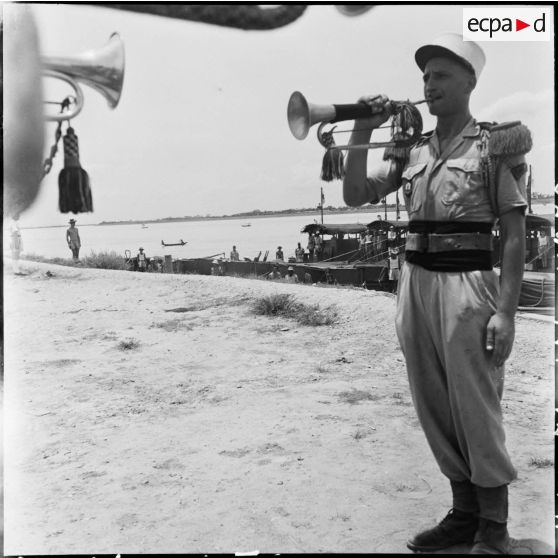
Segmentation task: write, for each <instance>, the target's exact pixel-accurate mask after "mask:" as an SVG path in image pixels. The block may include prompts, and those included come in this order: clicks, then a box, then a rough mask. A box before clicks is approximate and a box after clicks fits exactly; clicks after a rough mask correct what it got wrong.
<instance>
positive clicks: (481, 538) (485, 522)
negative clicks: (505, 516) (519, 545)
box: [471, 517, 510, 554]
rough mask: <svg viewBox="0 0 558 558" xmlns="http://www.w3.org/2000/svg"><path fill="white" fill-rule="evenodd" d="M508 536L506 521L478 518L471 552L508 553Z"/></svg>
mask: <svg viewBox="0 0 558 558" xmlns="http://www.w3.org/2000/svg"><path fill="white" fill-rule="evenodd" d="M509 553H510V536H509V534H508V527H507V524H506V523H497V522H496V521H491V520H490V519H483V518H482V517H481V518H480V522H479V530H478V531H477V533H476V535H475V544H474V545H473V548H472V549H471V554H509Z"/></svg>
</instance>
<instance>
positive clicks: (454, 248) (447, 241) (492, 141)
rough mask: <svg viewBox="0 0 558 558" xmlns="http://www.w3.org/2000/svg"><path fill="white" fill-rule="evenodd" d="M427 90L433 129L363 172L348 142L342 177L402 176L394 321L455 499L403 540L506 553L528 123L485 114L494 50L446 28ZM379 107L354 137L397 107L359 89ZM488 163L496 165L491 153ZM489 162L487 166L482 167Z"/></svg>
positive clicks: (351, 180) (397, 182)
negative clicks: (508, 369)
mask: <svg viewBox="0 0 558 558" xmlns="http://www.w3.org/2000/svg"><path fill="white" fill-rule="evenodd" d="M415 60H416V62H417V64H418V66H419V68H420V69H421V71H422V72H423V81H424V94H425V98H426V100H427V102H428V108H429V111H430V113H431V114H433V115H434V116H436V129H435V130H434V131H433V132H430V133H427V134H424V135H423V136H422V137H421V138H420V139H419V141H418V142H417V143H416V144H415V145H414V146H413V147H412V148H411V149H410V150H409V151H408V153H407V156H406V160H404V161H402V162H401V164H396V163H395V162H393V161H385V163H384V164H383V166H381V167H380V168H377V169H376V172H374V173H372V174H371V175H370V176H368V177H367V175H366V174H367V169H366V162H367V152H366V151H360V150H354V151H349V153H348V156H347V163H346V169H345V178H344V182H343V193H344V199H345V202H346V203H347V204H348V205H351V206H358V205H361V204H363V203H367V202H371V203H378V202H379V201H380V200H381V199H382V198H384V197H385V196H386V195H387V194H388V193H390V192H394V191H396V190H397V189H398V188H399V186H402V188H403V193H404V197H405V204H406V208H407V212H408V215H409V234H408V239H407V245H406V256H405V258H406V264H405V265H404V266H403V269H402V272H401V276H400V281H399V295H398V306H397V316H396V330H397V334H398V338H399V341H400V344H401V347H402V350H403V353H404V355H405V361H406V364H407V372H408V376H409V382H410V389H411V393H412V397H413V402H414V405H415V409H416V411H417V415H418V417H419V420H420V422H421V425H422V428H423V430H424V432H425V434H426V437H427V440H428V443H429V445H430V447H431V449H432V451H433V453H434V456H435V458H436V460H437V462H438V466H439V467H440V469H441V471H442V473H443V474H444V475H445V476H446V477H447V478H448V479H449V481H450V485H451V489H452V494H453V506H452V509H451V511H450V513H449V514H448V515H447V516H446V517H445V518H444V519H443V520H442V522H441V523H440V524H439V525H437V526H435V527H434V528H432V529H429V530H427V531H424V532H422V533H419V534H418V535H416V536H415V537H414V538H413V539H411V540H410V541H409V542H408V546H409V548H411V549H412V550H415V551H423V552H431V551H434V550H441V549H444V548H447V547H450V546H453V545H455V544H458V543H472V544H473V547H472V549H471V553H472V554H506V553H508V551H509V546H510V545H509V535H508V531H507V519H508V484H509V483H510V482H511V481H513V480H514V479H515V477H516V471H515V469H514V467H513V465H512V463H511V460H510V457H509V455H508V453H507V450H506V447H505V433H504V428H503V424H502V411H501V406H500V399H501V396H502V391H503V380H504V367H503V365H504V362H505V360H506V359H507V358H508V356H509V354H510V352H511V349H512V345H513V340H514V315H515V311H516V308H517V304H518V299H519V291H520V286H521V279H522V274H523V263H524V250H525V217H524V214H525V208H526V207H527V202H526V200H525V173H526V170H527V166H526V164H525V160H524V154H525V153H526V152H527V151H529V149H530V147H531V138H530V134H529V131H528V130H527V129H526V128H525V127H524V126H522V125H521V124H520V123H517V122H515V123H511V124H509V125H500V126H495V125H491V124H487V123H479V122H476V121H475V120H474V119H473V118H472V116H471V114H470V112H469V97H470V95H471V93H472V91H473V90H474V88H475V86H476V84H477V79H478V78H479V76H480V73H481V70H482V68H483V66H484V62H485V56H484V53H483V51H482V50H481V48H480V47H479V46H478V45H477V44H476V43H474V42H466V41H463V39H462V37H461V36H460V35H454V34H446V35H443V36H441V37H439V38H438V39H437V40H435V41H433V42H432V43H431V44H429V45H425V46H423V47H421V48H419V49H418V50H417V52H416V54H415ZM360 100H361V102H365V103H367V104H369V105H370V107H371V116H370V117H369V118H365V119H359V120H358V121H356V122H355V129H354V131H353V133H352V136H351V140H350V142H351V143H354V144H366V143H368V142H369V141H370V135H371V131H364V130H365V129H366V128H368V129H371V128H377V127H378V126H380V125H381V124H383V123H384V122H385V121H386V120H387V119H388V118H389V116H390V114H389V108H388V107H389V105H388V104H387V101H388V99H387V98H386V97H385V96H383V95H372V96H365V97H362V98H361V99H360ZM488 163H489V164H488ZM483 170H488V172H482V171H483ZM497 219H499V222H500V230H501V234H502V268H501V270H502V271H501V279H500V283H499V282H498V278H497V276H496V274H495V273H494V272H493V271H492V257H491V256H492V253H491V240H492V237H491V230H492V226H493V225H494V223H495V221H496V220H497Z"/></svg>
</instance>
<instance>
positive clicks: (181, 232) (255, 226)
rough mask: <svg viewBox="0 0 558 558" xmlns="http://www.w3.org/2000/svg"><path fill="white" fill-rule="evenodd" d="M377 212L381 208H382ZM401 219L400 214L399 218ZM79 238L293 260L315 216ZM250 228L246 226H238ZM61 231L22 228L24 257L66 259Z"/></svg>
mask: <svg viewBox="0 0 558 558" xmlns="http://www.w3.org/2000/svg"><path fill="white" fill-rule="evenodd" d="M382 209H383V208H382ZM533 212H534V213H537V214H542V215H548V214H552V213H553V212H554V207H553V206H552V205H550V204H545V205H543V206H539V207H537V206H533ZM379 214H380V215H381V216H382V218H383V217H384V212H383V211H380V208H379V207H375V208H373V210H372V211H369V212H359V213H356V212H350V213H336V214H327V215H325V216H324V222H325V223H363V224H367V223H370V222H371V221H374V220H375V219H376V217H377V215H379ZM387 218H388V219H395V212H388V213H387ZM406 218H407V215H406V213H405V212H404V211H402V212H401V219H402V220H406ZM76 219H77V221H78V223H77V227H78V229H79V233H80V237H81V243H82V248H81V253H80V255H81V256H85V255H89V254H90V253H91V252H95V253H99V252H110V251H113V252H116V253H118V254H122V255H124V253H125V250H130V252H131V253H132V255H134V256H135V255H136V254H137V251H138V248H139V247H140V246H141V247H143V248H144V250H145V253H146V254H147V256H148V257H151V256H164V255H166V254H171V255H172V256H173V258H175V259H176V258H196V257H205V256H210V255H214V254H217V253H221V252H223V253H225V255H226V257H228V255H229V252H230V250H231V248H232V246H233V245H236V247H237V250H238V252H239V253H240V257H241V259H242V258H245V257H246V258H250V259H253V258H254V257H255V256H257V255H258V253H259V252H260V251H261V252H262V256H263V254H265V252H266V250H269V257H270V258H272V257H274V256H275V250H276V249H277V247H278V246H282V247H283V252H284V254H285V259H287V258H288V257H290V256H294V250H295V248H296V246H297V243H298V242H300V243H301V244H302V246H303V247H306V244H307V241H308V235H306V234H302V233H301V232H300V231H301V229H302V228H303V227H304V226H305V225H307V224H309V223H313V222H320V214H319V212H316V213H315V214H314V215H289V216H284V217H258V218H246V219H218V220H201V221H181V222H173V223H149V224H147V225H145V226H146V228H143V227H142V225H141V224H127V225H87V226H85V225H84V226H80V225H79V215H78V216H77V217H76ZM247 224H250V226H249V227H248V226H242V225H247ZM66 228H67V227H66V226H64V227H43V228H33V229H22V237H23V247H24V253H26V254H36V255H40V256H44V257H61V258H70V257H71V252H70V250H69V249H68V247H67V244H66V240H65V235H66ZM181 240H184V242H186V243H187V244H186V245H185V246H167V247H164V246H162V245H161V241H164V242H165V243H166V244H170V243H178V242H180V241H181ZM8 246H9V231H5V233H4V250H5V253H7V254H9V252H8V251H7V249H8Z"/></svg>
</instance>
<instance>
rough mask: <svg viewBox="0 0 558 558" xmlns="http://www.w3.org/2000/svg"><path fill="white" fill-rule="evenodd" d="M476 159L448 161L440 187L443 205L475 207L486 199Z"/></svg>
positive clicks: (485, 191) (478, 162) (479, 167)
mask: <svg viewBox="0 0 558 558" xmlns="http://www.w3.org/2000/svg"><path fill="white" fill-rule="evenodd" d="M487 195H488V193H487V190H486V187H485V184H484V181H483V178H482V172H481V165H480V161H479V160H478V159H448V160H447V162H446V173H445V177H444V181H443V186H442V203H443V204H444V205H461V206H477V205H479V204H481V203H483V202H484V201H486V199H487Z"/></svg>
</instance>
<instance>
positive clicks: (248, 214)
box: [99, 203, 404, 225]
mask: <svg viewBox="0 0 558 558" xmlns="http://www.w3.org/2000/svg"><path fill="white" fill-rule="evenodd" d="M384 207H387V209H388V210H395V204H389V203H388V204H387V206H384V205H383V204H381V205H367V206H362V207H347V206H341V207H334V206H332V205H328V206H326V207H324V214H327V213H362V212H363V211H365V212H366V213H369V212H370V211H374V210H377V211H378V213H380V214H381V213H382V212H383V211H384ZM401 210H404V207H403V206H402V207H401ZM319 211H320V209H319V208H303V209H281V210H276V211H271V210H270V211H261V210H260V209H254V210H253V211H245V212H244V213H233V214H232V215H194V216H185V217H163V218H162V219H148V220H145V219H144V220H133V221H101V222H100V223H99V225H130V224H141V223H172V222H175V221H202V220H217V219H255V218H258V217H274V216H281V215H308V214H312V215H316V213H319Z"/></svg>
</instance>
